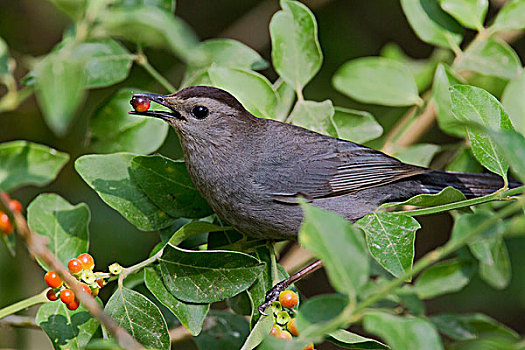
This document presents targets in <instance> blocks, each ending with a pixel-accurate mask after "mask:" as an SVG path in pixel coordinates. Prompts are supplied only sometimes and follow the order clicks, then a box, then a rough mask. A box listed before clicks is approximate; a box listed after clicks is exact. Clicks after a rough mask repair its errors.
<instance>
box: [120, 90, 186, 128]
mask: <svg viewBox="0 0 525 350" xmlns="http://www.w3.org/2000/svg"><path fill="white" fill-rule="evenodd" d="M139 97H142V98H147V99H148V100H150V101H152V102H156V103H158V104H159V105H162V106H164V107H166V108H168V109H169V111H155V110H150V109H148V110H147V111H144V112H137V111H130V112H128V113H129V114H135V115H144V116H147V117H154V118H159V119H162V120H165V121H167V122H170V121H172V120H174V119H176V120H186V118H184V117H183V116H182V115H181V114H180V113H179V112H178V111H177V110H175V109H174V108H173V107H172V106H170V105H169V104H168V102H167V96H163V95H160V94H152V93H145V92H144V93H138V94H133V97H132V100H133V99H135V98H139Z"/></svg>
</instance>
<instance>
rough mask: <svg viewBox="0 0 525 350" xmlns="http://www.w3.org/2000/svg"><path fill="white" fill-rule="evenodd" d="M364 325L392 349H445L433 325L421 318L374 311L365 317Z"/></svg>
mask: <svg viewBox="0 0 525 350" xmlns="http://www.w3.org/2000/svg"><path fill="white" fill-rule="evenodd" d="M363 324H364V327H365V330H366V331H368V332H371V333H373V334H377V335H379V336H380V337H381V338H383V339H384V340H385V341H386V342H387V344H388V345H390V347H391V348H392V349H404V350H419V349H425V350H434V349H443V344H441V339H440V338H439V335H438V333H437V331H436V329H435V328H434V326H433V325H432V323H430V322H429V321H426V320H423V319H421V318H417V317H410V316H405V317H401V316H394V315H390V314H387V313H384V312H377V311H374V312H370V313H367V314H366V315H365V316H364V323H363Z"/></svg>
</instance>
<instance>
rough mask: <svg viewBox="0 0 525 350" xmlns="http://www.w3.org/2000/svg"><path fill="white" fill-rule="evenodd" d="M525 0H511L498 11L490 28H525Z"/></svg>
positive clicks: (503, 29) (501, 29)
mask: <svg viewBox="0 0 525 350" xmlns="http://www.w3.org/2000/svg"><path fill="white" fill-rule="evenodd" d="M524 16H525V0H513V1H509V2H507V3H506V4H505V6H503V8H502V9H501V10H500V11H499V12H498V15H497V16H496V19H495V20H494V24H493V25H492V26H491V28H490V29H492V30H494V31H508V30H520V29H524V28H525V21H523V18H524Z"/></svg>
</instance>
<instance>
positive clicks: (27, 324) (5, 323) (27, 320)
mask: <svg viewBox="0 0 525 350" xmlns="http://www.w3.org/2000/svg"><path fill="white" fill-rule="evenodd" d="M0 327H20V328H33V329H40V327H39V326H38V325H37V324H36V322H35V318H34V317H30V316H18V315H10V316H7V317H4V318H2V319H0Z"/></svg>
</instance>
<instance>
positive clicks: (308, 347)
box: [303, 344, 314, 350]
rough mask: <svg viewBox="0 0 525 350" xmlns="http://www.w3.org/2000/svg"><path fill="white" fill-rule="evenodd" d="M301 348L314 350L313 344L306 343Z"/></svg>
mask: <svg viewBox="0 0 525 350" xmlns="http://www.w3.org/2000/svg"><path fill="white" fill-rule="evenodd" d="M303 350H314V344H310V345H307V346H306V347H305V348H304V349H303Z"/></svg>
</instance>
